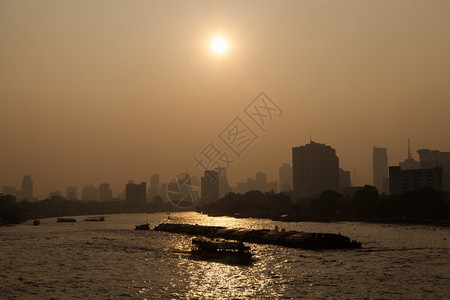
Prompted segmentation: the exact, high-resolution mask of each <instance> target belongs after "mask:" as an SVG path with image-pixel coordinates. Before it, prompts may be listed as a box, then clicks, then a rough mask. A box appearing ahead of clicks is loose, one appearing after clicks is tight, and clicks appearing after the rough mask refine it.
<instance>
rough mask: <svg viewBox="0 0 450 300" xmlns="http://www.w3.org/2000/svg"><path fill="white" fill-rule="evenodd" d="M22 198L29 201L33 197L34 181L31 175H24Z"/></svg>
mask: <svg viewBox="0 0 450 300" xmlns="http://www.w3.org/2000/svg"><path fill="white" fill-rule="evenodd" d="M22 198H23V199H27V200H28V201H30V200H32V199H33V181H32V180H31V176H30V175H25V176H23V179H22Z"/></svg>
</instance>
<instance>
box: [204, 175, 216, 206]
mask: <svg viewBox="0 0 450 300" xmlns="http://www.w3.org/2000/svg"><path fill="white" fill-rule="evenodd" d="M201 187H202V191H201V201H202V203H203V204H204V203H211V202H215V201H217V200H219V173H218V172H216V171H212V170H205V173H204V176H203V177H202V178H201Z"/></svg>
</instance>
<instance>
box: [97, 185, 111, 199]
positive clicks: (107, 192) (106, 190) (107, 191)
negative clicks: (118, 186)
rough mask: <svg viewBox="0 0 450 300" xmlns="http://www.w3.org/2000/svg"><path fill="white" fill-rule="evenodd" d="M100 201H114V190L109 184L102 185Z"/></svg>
mask: <svg viewBox="0 0 450 300" xmlns="http://www.w3.org/2000/svg"><path fill="white" fill-rule="evenodd" d="M99 196H100V201H110V200H111V199H112V190H111V188H110V187H109V184H107V183H102V184H100V187H99Z"/></svg>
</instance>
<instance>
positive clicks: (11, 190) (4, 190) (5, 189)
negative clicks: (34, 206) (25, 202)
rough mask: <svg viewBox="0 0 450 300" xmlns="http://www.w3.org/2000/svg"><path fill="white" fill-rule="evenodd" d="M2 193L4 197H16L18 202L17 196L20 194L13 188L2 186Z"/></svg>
mask: <svg viewBox="0 0 450 300" xmlns="http://www.w3.org/2000/svg"><path fill="white" fill-rule="evenodd" d="M2 193H3V194H4V195H11V196H14V197H16V199H17V200H19V197H18V196H20V193H19V192H18V191H17V189H16V188H13V187H11V186H7V185H4V186H3V187H2Z"/></svg>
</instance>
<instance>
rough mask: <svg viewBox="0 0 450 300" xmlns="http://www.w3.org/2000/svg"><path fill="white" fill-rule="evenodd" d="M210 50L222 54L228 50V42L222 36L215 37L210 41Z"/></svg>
mask: <svg viewBox="0 0 450 300" xmlns="http://www.w3.org/2000/svg"><path fill="white" fill-rule="evenodd" d="M211 50H212V51H213V52H214V53H216V54H223V53H225V52H227V50H228V43H227V41H226V40H225V39H224V38H222V37H216V38H214V39H213V40H212V42H211Z"/></svg>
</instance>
